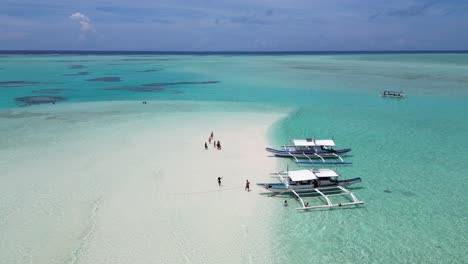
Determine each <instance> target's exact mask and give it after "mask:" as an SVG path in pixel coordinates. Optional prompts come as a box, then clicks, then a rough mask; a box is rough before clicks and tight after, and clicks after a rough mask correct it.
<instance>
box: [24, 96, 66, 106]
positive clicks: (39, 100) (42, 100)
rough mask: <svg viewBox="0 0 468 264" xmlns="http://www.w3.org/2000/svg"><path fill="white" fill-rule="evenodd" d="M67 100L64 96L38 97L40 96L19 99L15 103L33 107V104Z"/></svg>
mask: <svg viewBox="0 0 468 264" xmlns="http://www.w3.org/2000/svg"><path fill="white" fill-rule="evenodd" d="M65 99H66V98H65V97H62V96H47V95H38V96H24V97H17V98H15V101H16V102H17V103H20V104H22V105H33V104H48V103H53V104H54V103H56V102H60V101H64V100H65Z"/></svg>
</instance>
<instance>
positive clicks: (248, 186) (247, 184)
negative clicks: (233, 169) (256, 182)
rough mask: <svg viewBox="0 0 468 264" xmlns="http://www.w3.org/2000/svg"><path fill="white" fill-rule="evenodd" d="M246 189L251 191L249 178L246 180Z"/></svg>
mask: <svg viewBox="0 0 468 264" xmlns="http://www.w3.org/2000/svg"><path fill="white" fill-rule="evenodd" d="M244 190H246V191H248V192H250V182H249V180H245V189H244Z"/></svg>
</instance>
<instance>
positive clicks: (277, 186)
mask: <svg viewBox="0 0 468 264" xmlns="http://www.w3.org/2000/svg"><path fill="white" fill-rule="evenodd" d="M361 181H362V180H361V178H359V177H358V178H353V179H348V180H340V181H337V182H334V183H329V184H323V185H320V186H315V185H313V184H304V185H300V184H285V183H257V185H258V186H259V187H262V188H265V189H266V190H268V191H270V192H273V193H282V192H286V191H288V190H294V191H295V192H297V193H300V192H310V191H311V190H314V189H321V188H332V187H337V186H341V187H345V188H346V187H348V186H350V185H352V184H355V183H359V182H361Z"/></svg>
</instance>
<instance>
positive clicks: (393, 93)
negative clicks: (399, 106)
mask: <svg viewBox="0 0 468 264" xmlns="http://www.w3.org/2000/svg"><path fill="white" fill-rule="evenodd" d="M380 96H382V97H390V98H405V97H406V95H405V94H404V93H403V91H398V92H397V91H383V92H382V93H380Z"/></svg>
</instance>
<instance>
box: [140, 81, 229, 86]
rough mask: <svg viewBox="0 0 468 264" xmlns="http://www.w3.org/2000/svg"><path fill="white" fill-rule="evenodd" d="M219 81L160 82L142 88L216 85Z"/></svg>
mask: <svg viewBox="0 0 468 264" xmlns="http://www.w3.org/2000/svg"><path fill="white" fill-rule="evenodd" d="M216 83H220V81H203V82H162V83H148V84H143V85H142V86H170V85H187V84H216Z"/></svg>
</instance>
